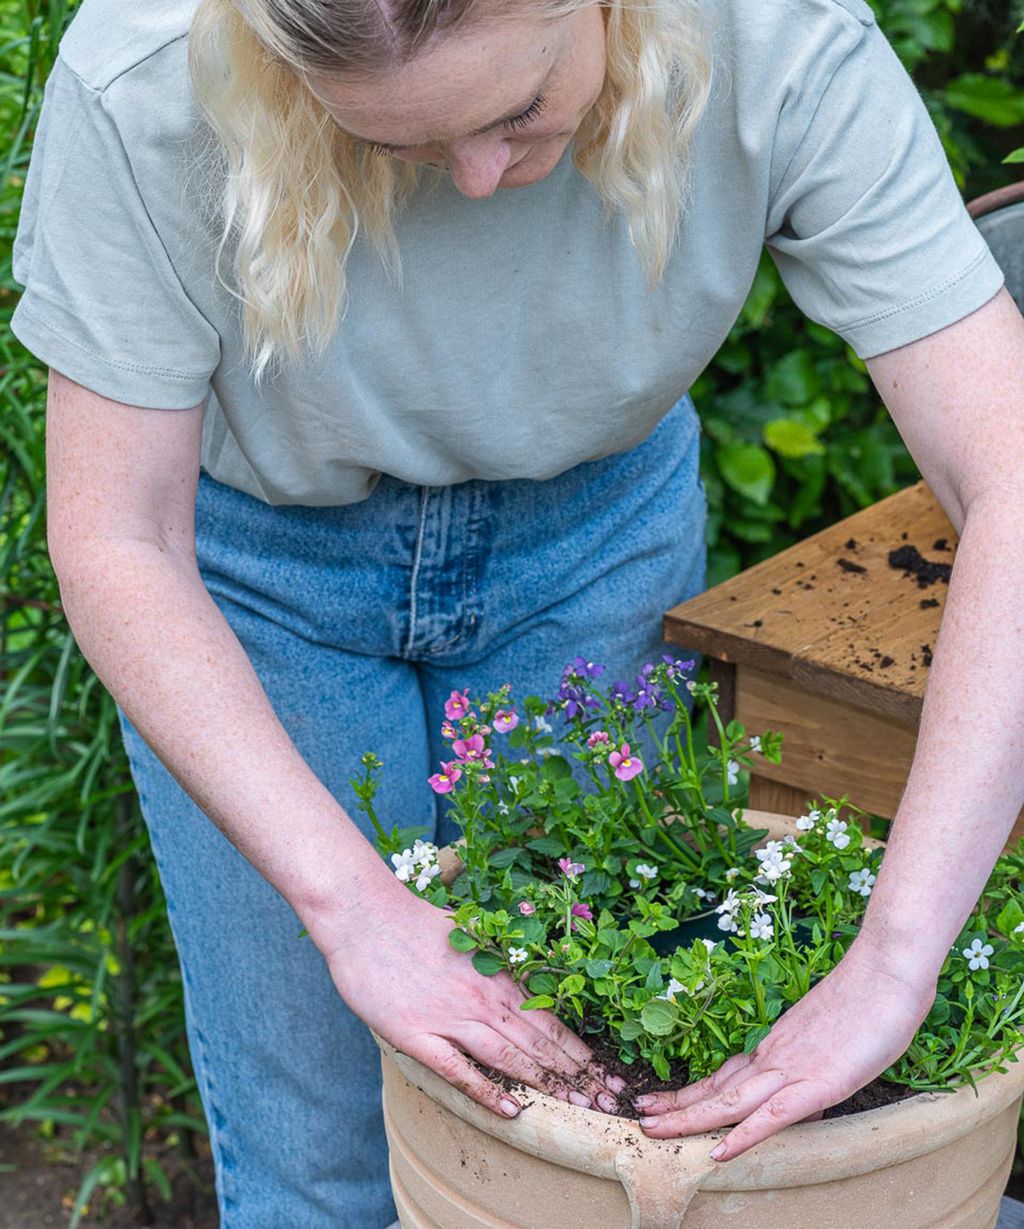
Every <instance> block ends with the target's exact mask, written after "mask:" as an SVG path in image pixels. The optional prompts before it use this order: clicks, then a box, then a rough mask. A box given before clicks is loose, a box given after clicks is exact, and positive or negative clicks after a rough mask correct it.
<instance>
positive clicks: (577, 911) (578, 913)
mask: <svg viewBox="0 0 1024 1229" xmlns="http://www.w3.org/2000/svg"><path fill="white" fill-rule="evenodd" d="M571 912H572V916H573V917H583V918H586V919H587V921H588V922H592V921H593V920H594V914H593V912H592V911H591V908H590V906H589V905H585V904H584V903H583V902H582V901H580V900H578V901H577V902H576V903H575V904H574V905H573V907H572V910H571Z"/></svg>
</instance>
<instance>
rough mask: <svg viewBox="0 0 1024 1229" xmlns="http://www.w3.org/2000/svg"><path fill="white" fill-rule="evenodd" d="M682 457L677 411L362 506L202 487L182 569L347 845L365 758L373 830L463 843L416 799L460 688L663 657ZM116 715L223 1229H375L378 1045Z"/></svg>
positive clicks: (535, 681) (681, 531)
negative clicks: (197, 580)
mask: <svg viewBox="0 0 1024 1229" xmlns="http://www.w3.org/2000/svg"><path fill="white" fill-rule="evenodd" d="M698 459H699V425H698V420H697V416H696V411H695V409H694V406H693V402H692V401H691V400H690V398H689V397H688V396H687V397H686V398H684V399H683V400H682V401H680V402H679V403H677V405H676V406H674V407H673V409H672V410H671V411H670V412H669V413H668V415H667V416H666V417H665V418H664V419H663V421H662V422H661V423H660V424H659V426H658V427H657V428H656V430H655V431H654V432H653V434H652V435H650V436H649V437H648V438H647V439H646V440H645V441H644V442H643V443H641V444H640V445H638V446H637V447H636V448H633V449H632V450H630V451H629V452H626V453H620V454H616V455H614V456H610V457H606V458H604V459H602V460H599V461H593V462H588V463H586V464H583V465H579V466H577V467H575V468H574V469H571V470H569V471H568V472H566V473H564V474H561V475H559V476H558V477H556V478H552V479H549V480H547V481H544V482H534V481H507V482H483V481H472V482H465V483H460V484H459V485H457V486H451V487H417V486H412V485H409V484H407V483H404V482H399V481H398V480H396V479H393V478H389V477H387V476H385V477H382V478H381V480H380V482H379V484H378V486H377V488H376V490H375V491H374V493H373V495H372V496H370V498H369V499H367V500H365V501H364V502H362V503H358V504H353V505H346V506H342V507H306V506H283V507H272V506H271V505H269V504H266V503H263V502H262V501H260V500H257V499H254V498H252V497H251V496H249V495H247V494H244V493H243V492H241V491H238V490H236V489H235V488H233V487H229V486H225V485H224V484H222V483H219V482H216V481H215V480H214V479H212V478H210V477H209V475H207V474H206V473H205V472H204V473H202V474H201V475H200V481H199V488H198V492H197V496H196V546H197V552H198V562H199V569H200V573H201V575H202V578H203V581H204V583H205V585H206V587H207V588H208V589H209V591H210V593H211V595H212V597H213V599H214V601H215V602H216V603H217V606H218V607H219V609H220V610H221V612H222V613H223V615H224V617H225V619H226V620H227V621H228V623H229V624H230V626H231V628H232V629H233V630H234V632H235V634H236V636H237V637H238V639H239V641H240V642H241V644H242V646H243V647H244V649H245V651H246V653H247V654H248V656H249V658H250V660H251V662H252V664H253V667H254V668H255V670H256V673H257V675H258V677H259V679H260V681H261V683H262V685H263V687H264V689H265V690H266V692H267V695H268V697H269V699H270V701H271V703H272V704H273V706H274V709H275V710H276V712H277V714H278V716H279V717H280V719H281V722H282V723H283V725H284V727H285V729H286V730H287V731H288V733H289V735H290V737H291V738H292V740H293V741H294V743H295V745H296V746H297V748H298V750H299V752H300V753H301V754H302V755H303V757H304V758H305V760H306V762H307V763H308V764H309V766H310V768H311V769H312V770H313V772H314V773H316V775H317V776H318V777H319V778H320V780H321V781H322V782H323V783H324V784H325V785H326V786H327V787H328V789H330V790H331V792H332V793H333V794H334V796H335V797H336V798H337V799H338V800H339V801H340V802H341V804H342V806H344V808H345V809H346V811H347V812H348V814H349V815H350V816H351V817H352V819H353V820H354V822H355V823H356V824H358V825H359V826H360V828H361V830H362V831H364V832H365V833H367V835H370V833H369V824H368V822H367V821H365V820H364V818H363V816H362V815H360V814H359V813H358V812H357V810H356V807H355V798H354V795H353V793H352V790H351V787H350V785H349V779H350V778H351V777H353V776H354V775H356V774H357V773H358V771H359V758H360V755H361V754H362V753H363V752H364V751H376V752H377V753H378V754H379V755H380V756H381V758H382V759H383V760H384V774H383V785H382V788H381V791H380V793H379V794H378V798H377V804H376V805H377V810H378V813H379V814H380V815H381V816H382V817H383V818H384V822H385V823H386V824H390V823H393V822H400V823H402V824H414V823H419V824H422V825H423V826H424V828H426V829H427V839H434V840H436V841H438V842H439V843H444V842H446V841H447V840H449V839H450V838H451V837H452V836H453V835H455V834H456V833H455V832H454V829H453V826H452V825H451V822H450V820H448V819H447V818H446V814H445V813H444V812H443V811H442V810H441V809H440V808H438V806H437V803H438V798H437V796H436V795H434V794H433V792H432V791H431V790H430V788H429V787H428V785H427V780H426V779H427V777H428V776H429V774H430V773H432V772H435V771H436V770H437V768H438V765H439V763H440V760H441V757H442V755H443V754H444V751H445V749H446V747H447V744H446V743H444V741H443V740H442V737H441V732H440V726H441V721H442V719H443V715H444V714H443V707H444V701H445V699H446V698H447V697H448V695H449V693H450V692H451V691H452V690H453V689H455V688H457V689H459V690H461V689H463V688H465V687H468V688H469V689H470V695H480V694H481V693H484V692H486V691H487V690H489V689H493V688H496V687H497V686H499V685H500V684H501V683H503V682H505V681H509V682H511V683H512V684H513V689H514V690H513V695H514V696H515V697H518V698H523V697H525V696H527V695H530V694H537V695H543V696H548V697H550V696H553V695H554V694H555V691H556V690H557V687H558V684H559V678H560V674H561V669H562V666H563V665H564V664H565V663H566V662H569V661H571V660H572V659H573V658H574V657H575V656H576V655H577V654H582V655H584V656H586V657H587V658H588V659H590V660H594V661H600V662H603V663H606V665H607V667H608V676H607V678H606V679H605V680H604V681H611V680H613V679H616V678H627V679H631V678H632V677H633V676H634V675H635V673H636V672H637V671H638V670H639V668H640V666H641V665H642V664H643V663H644V662H645V661H648V660H657V659H658V655H660V653H662V652H663V651H670V650H669V648H668V646H665V645H664V644H663V642H662V622H661V621H662V614H663V612H664V611H665V610H666V609H667V608H668V607H669V606H672V605H673V604H675V603H676V602H679V601H682V600H683V599H684V598H687V597H691V596H693V595H694V594H696V593H699V592H700V591H701V590H702V589H703V586H704V567H705V548H704V521H705V499H704V490H703V487H702V485H701V484H700V481H699V477H698ZM676 655H677V656H680V655H682V653H681V651H680V650H676ZM119 712H120V710H119ZM182 716H183V720H187V714H183V715H182ZM120 719H121V727H122V731H123V734H124V739H125V744H126V747H127V750H128V756H129V760H130V764H131V771H132V776H133V778H134V781H135V784H136V786H137V788H138V792H139V798H140V801H141V805H142V811H143V815H144V817H145V820H146V824H147V827H148V829H149V833H150V837H151V839H152V845H153V852H154V855H155V857H156V861H157V865H158V867H159V871H160V876H161V880H162V882H163V886H164V890H165V893H166V898H167V909H168V914H169V918H170V924H171V928H172V931H173V935H174V940H175V943H176V945H177V950H178V955H179V959H180V962H181V968H182V973H183V977H184V995H185V1015H186V1025H187V1032H188V1040H189V1047H190V1050H191V1054H192V1060H193V1065H194V1068H195V1072H196V1077H197V1080H198V1085H199V1092H200V1095H201V1097H202V1102H203V1106H204V1109H205V1112H206V1117H207V1121H208V1123H209V1128H210V1140H211V1145H212V1150H213V1157H214V1162H215V1167H216V1180H217V1196H218V1202H219V1207H220V1216H221V1226H222V1229H383V1227H384V1226H386V1225H388V1224H389V1223H390V1222H391V1221H393V1220H394V1217H395V1209H394V1204H393V1203H392V1200H391V1192H390V1185H389V1182H388V1170H387V1147H386V1143H385V1137H384V1128H383V1122H382V1118H381V1107H380V1071H379V1062H378V1053H377V1049H376V1046H375V1044H374V1042H373V1040H372V1038H371V1037H370V1034H369V1031H368V1030H367V1028H366V1027H365V1025H363V1023H362V1022H361V1021H360V1020H359V1018H358V1017H357V1016H355V1015H354V1014H353V1013H352V1012H351V1011H350V1010H349V1009H348V1008H347V1006H346V1005H345V1003H344V1002H343V1000H342V999H341V998H340V996H339V995H338V993H337V991H336V990H335V988H334V985H333V983H332V981H331V978H330V976H329V975H328V972H327V968H326V965H325V963H324V961H323V959H322V958H321V956H320V954H319V952H318V951H317V949H316V948H315V947H314V945H313V944H312V942H311V941H310V940H309V939H305V938H304V939H299V938H298V937H297V936H298V933H299V930H300V923H299V921H298V919H297V917H296V915H295V913H294V912H293V910H292V909H291V908H290V906H289V905H288V904H287V903H286V901H285V900H284V899H283V898H282V897H281V896H280V895H279V894H278V892H277V891H276V890H275V889H274V888H272V887H271V886H270V885H269V884H268V883H267V881H266V880H265V879H263V877H262V876H261V875H260V874H259V873H258V872H257V871H256V870H255V869H254V868H253V867H252V865H251V864H250V863H249V862H247V861H246V859H245V858H243V857H242V855H241V854H240V853H238V851H237V850H236V849H235V847H234V846H233V845H232V844H231V843H230V842H229V841H228V840H227V839H226V838H225V837H224V836H223V834H222V833H221V832H220V831H219V830H218V829H217V828H216V827H215V826H214V825H213V823H211V822H210V820H209V819H208V818H207V817H206V815H205V814H204V813H203V812H202V811H201V810H200V809H199V808H198V807H197V806H196V805H195V804H194V803H193V802H192V801H191V799H190V798H189V797H188V795H187V794H186V793H185V792H184V791H183V790H182V789H181V787H180V786H179V785H178V784H177V782H176V781H175V780H174V778H173V777H172V776H171V775H170V774H169V773H168V772H167V770H166V769H165V768H164V766H163V765H162V763H161V762H160V761H159V760H158V759H157V758H156V756H155V755H154V754H153V752H152V751H151V750H150V749H149V747H148V746H147V745H146V744H145V743H144V742H143V740H142V738H141V737H140V735H139V734H138V732H137V731H136V730H135V729H134V727H133V726H132V725H131V723H130V722H129V721H128V720H127V718H126V717H125V715H124V713H123V712H121V713H120ZM559 720H560V719H556V721H555V724H556V730H557V724H558V721H559ZM269 822H273V817H272V816H268V823H269Z"/></svg>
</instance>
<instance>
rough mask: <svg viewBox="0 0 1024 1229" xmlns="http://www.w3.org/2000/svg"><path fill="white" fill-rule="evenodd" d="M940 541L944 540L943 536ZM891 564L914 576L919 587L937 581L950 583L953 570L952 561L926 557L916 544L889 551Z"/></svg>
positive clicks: (922, 587) (925, 587)
mask: <svg viewBox="0 0 1024 1229" xmlns="http://www.w3.org/2000/svg"><path fill="white" fill-rule="evenodd" d="M939 541H940V542H941V541H943V539H942V538H940V539H939ZM889 566H890V567H891V568H897V569H899V570H901V571H903V572H905V573H906V574H907V575H908V576H913V577H914V579H915V580H916V581H917V586H918V588H919V589H927V588H928V586H929V585H934V584H935V583H936V581H940V580H942V581H945V582H946V584H948V583H949V575H950V573H951V572H952V570H953V565H952V564H951V563H939V562H938V561H937V560H933V559H925V557H924V556H923V555H922V554H921V552H920V551H919V550H918V549H917V547H916V546H913V545H907V546H900V547H897V549H896V550H891V551H890V552H889Z"/></svg>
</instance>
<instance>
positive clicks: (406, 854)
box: [391, 849, 416, 883]
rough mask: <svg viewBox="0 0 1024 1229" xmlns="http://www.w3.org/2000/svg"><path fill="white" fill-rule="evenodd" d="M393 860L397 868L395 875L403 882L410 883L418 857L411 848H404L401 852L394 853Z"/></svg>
mask: <svg viewBox="0 0 1024 1229" xmlns="http://www.w3.org/2000/svg"><path fill="white" fill-rule="evenodd" d="M391 862H392V865H393V866H394V868H395V875H396V877H397V878H398V879H400V880H401V881H402V883H408V882H409V880H410V879H411V878H412V876H413V872H414V871H415V870H416V859H415V857H414V856H413V852H412V850H411V849H403V850H402V852H401V853H393V854H392V855H391Z"/></svg>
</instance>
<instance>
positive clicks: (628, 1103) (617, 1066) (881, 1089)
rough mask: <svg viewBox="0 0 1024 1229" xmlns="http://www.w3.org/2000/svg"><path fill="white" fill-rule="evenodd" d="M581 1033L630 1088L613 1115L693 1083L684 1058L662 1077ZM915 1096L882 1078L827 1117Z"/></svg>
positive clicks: (516, 1087) (631, 1114)
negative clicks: (640, 1099)
mask: <svg viewBox="0 0 1024 1229" xmlns="http://www.w3.org/2000/svg"><path fill="white" fill-rule="evenodd" d="M580 1036H581V1037H582V1038H583V1040H584V1041H585V1042H586V1043H587V1045H588V1046H589V1047H590V1048H591V1050H592V1051H593V1053H594V1057H595V1058H596V1060H597V1061H598V1063H600V1064H601V1066H603V1067H604V1069H605V1070H606V1071H607V1072H608V1074H609V1075H617V1076H620V1077H621V1078H622V1079H623V1080H625V1081H626V1087H625V1088H624V1089H623V1091H622V1092H621V1093H620V1094H619V1108H618V1109H617V1110H616V1111H615V1112H614V1113H612V1114H610V1115H609V1117H618V1118H628V1119H633V1120H636V1119H639V1118H642V1117H643V1113H642V1112H640V1111H638V1110H636V1109H634V1107H633V1104H632V1101H633V1098H634V1097H640V1096H643V1094H644V1093H649V1092H671V1091H674V1090H676V1089H680V1088H685V1087H686V1086H687V1084H689V1083H690V1073H689V1068H688V1067H687V1065H686V1063H684V1062H682V1061H680V1060H676V1061H675V1062H673V1063H671V1064H670V1068H669V1070H670V1078H669V1079H667V1080H661V1079H659V1078H658V1076H657V1075H656V1074H655V1073H654V1072H653V1071H652V1070H651V1068H650V1067H648V1066H647V1065H646V1064H644V1067H643V1069H642V1070H637V1069H636V1067H633V1066H630V1064H629V1063H624V1062H623V1061H622V1059H620V1058H619V1053H618V1048H617V1047H616V1045H615V1044H614V1043H613V1042H612V1041H610V1040H609V1038H608V1037H607V1035H606V1034H604V1033H603V1032H601V1033H598V1032H588V1031H586V1025H584V1028H583V1030H581V1032H580ZM474 1062H475V1060H474ZM475 1065H476V1066H477V1067H479V1068H480V1070H481V1071H482V1072H483V1073H484V1074H485V1075H486V1076H487V1078H488V1079H491V1080H493V1081H494V1082H495V1083H496V1084H499V1085H500V1086H501V1087H502V1088H504V1089H505V1091H506V1092H511V1093H514V1094H516V1095H518V1096H519V1097H520V1098H522V1096H523V1094H524V1093H525V1094H526V1097H529V1095H530V1093H531V1092H532V1091H534V1090H533V1089H532V1088H530V1087H529V1086H527V1085H524V1084H522V1083H521V1082H520V1081H519V1080H516V1079H513V1078H512V1076H509V1075H505V1074H504V1073H503V1072H501V1071H496V1070H495V1069H494V1068H493V1067H487V1066H484V1065H483V1064H482V1063H479V1062H475ZM554 1082H555V1080H554V1077H552V1084H554ZM585 1082H586V1080H585V1077H584V1078H580V1079H577V1080H576V1081H575V1083H576V1084H577V1085H578V1086H580V1088H581V1089H583V1090H584V1091H585V1089H584V1088H583V1086H584V1085H585ZM552 1095H553V1094H552ZM915 1095H916V1094H915V1091H914V1089H912V1088H907V1087H906V1086H905V1085H903V1084H893V1083H890V1081H888V1080H883V1079H881V1078H879V1079H875V1080H872V1081H871V1083H870V1084H867V1085H865V1086H864V1087H863V1088H861V1089H859V1090H858V1091H857V1092H855V1093H854V1094H853V1095H852V1096H851V1097H847V1098H846V1100H845V1101H841V1102H839V1104H838V1105H832V1106H830V1107H829V1108H828V1109H827V1110H825V1112H824V1117H825V1118H844V1117H845V1116H846V1115H847V1114H859V1113H861V1112H862V1111H863V1110H872V1109H877V1108H878V1107H879V1106H882V1105H893V1104H895V1103H896V1102H897V1101H905V1100H906V1099H907V1098H908V1097H913V1096H915ZM521 1104H522V1105H523V1108H524V1109H525V1108H526V1107H527V1106H528V1105H529V1104H530V1102H529V1101H528V1100H525V1101H524V1100H521ZM599 1112H603V1111H599Z"/></svg>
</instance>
